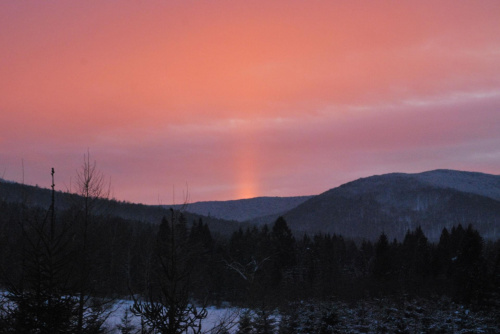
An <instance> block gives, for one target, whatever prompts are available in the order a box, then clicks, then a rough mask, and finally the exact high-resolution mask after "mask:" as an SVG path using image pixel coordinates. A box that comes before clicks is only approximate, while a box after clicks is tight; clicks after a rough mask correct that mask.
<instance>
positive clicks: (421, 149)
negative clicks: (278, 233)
mask: <svg viewBox="0 0 500 334" xmlns="http://www.w3.org/2000/svg"><path fill="white" fill-rule="evenodd" d="M499 15H500V4H499V2H498V1H479V2H468V1H464V2H460V4H457V3H456V2H453V1H439V2H436V1H419V2H411V3H410V2H399V3H395V4H391V5H390V6H388V5H387V4H386V3H385V2H379V1H373V2H369V3H367V2H355V1H354V2H352V1H351V2H331V1H318V2H315V3H314V4H305V3H301V2H289V1H287V2H284V1H283V2H272V3H269V2H264V1H257V2H235V1H214V2H210V3H196V4H194V3H189V2H177V1H169V2H163V1H152V2H148V3H145V4H143V3H141V4H140V5H139V4H138V3H136V2H134V1H124V2H122V3H121V5H120V6H114V5H113V4H111V3H105V2H102V3H101V2H98V3H85V2H66V1H55V2H51V3H50V4H44V5H41V4H39V3H38V2H36V1H25V2H23V3H11V2H6V3H2V4H0V44H1V45H3V46H4V47H3V48H2V52H1V53H2V57H0V73H2V77H1V78H0V171H2V170H3V169H5V170H6V173H5V174H6V175H5V176H6V177H8V178H11V179H15V180H19V179H20V174H21V173H20V171H19V169H20V167H19V166H20V161H21V159H24V161H25V169H26V170H25V175H26V180H27V182H30V183H40V184H43V182H45V181H44V180H48V178H47V177H46V174H47V172H46V171H47V170H49V168H50V167H51V166H55V167H57V171H60V172H59V174H58V176H59V177H60V180H64V181H63V182H66V183H68V182H69V179H70V177H71V175H74V173H75V169H76V168H78V166H79V164H80V161H81V156H82V155H83V153H85V152H86V151H87V149H90V150H91V153H92V155H93V156H94V157H95V159H96V160H97V161H98V163H99V165H100V166H102V169H103V172H105V173H106V174H108V175H110V176H111V177H112V180H113V183H114V189H115V194H116V196H117V197H118V198H120V199H127V200H134V201H142V202H147V203H153V204H154V203H156V202H157V201H158V196H159V195H162V197H169V196H170V195H164V194H165V193H167V194H170V193H171V188H172V185H173V184H176V185H177V186H176V187H177V188H178V187H181V188H182V187H183V186H184V185H185V183H186V182H188V184H190V188H191V189H190V192H191V193H192V199H193V200H208V199H231V198H236V197H243V196H244V197H246V196H256V195H283V196H284V195H299V194H311V193H317V192H320V191H323V190H326V189H327V188H329V187H333V186H335V185H338V184H340V183H341V182H346V181H350V180H351V179H352V178H356V177H359V176H366V175H369V174H373V173H380V172H391V171H420V170H424V169H432V168H441V167H446V168H457V169H474V170H479V171H485V172H490V173H496V174H499V173H500V167H499V166H500V157H499V154H498V149H496V147H498V144H499V140H500V137H499V135H498V133H500V131H499V130H500V129H499V128H498V127H499V125H498V124H500V116H499V115H500V114H499V113H498V107H499V106H500V98H499V95H498V94H499V92H500V68H499V67H498V56H499V55H500V35H499V34H498V22H497V21H498V17H499ZM47 182H48V181H47ZM165 201H166V200H165Z"/></svg>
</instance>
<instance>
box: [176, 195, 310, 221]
mask: <svg viewBox="0 0 500 334" xmlns="http://www.w3.org/2000/svg"><path fill="white" fill-rule="evenodd" d="M312 197H313V196H297V197H255V198H249V199H240V200H232V201H208V202H196V203H191V204H188V205H187V206H186V207H185V210H186V211H187V212H191V213H196V214H199V215H203V216H209V217H214V218H220V219H225V220H235V221H239V222H244V221H247V220H251V219H255V218H258V217H261V216H270V215H273V216H274V215H278V216H279V215H280V214H284V213H285V212H287V211H289V210H291V209H293V208H294V207H296V206H297V205H299V204H302V203H304V202H305V201H307V200H308V199H310V198H312ZM175 207H177V208H179V207H180V206H179V205H177V206H175Z"/></svg>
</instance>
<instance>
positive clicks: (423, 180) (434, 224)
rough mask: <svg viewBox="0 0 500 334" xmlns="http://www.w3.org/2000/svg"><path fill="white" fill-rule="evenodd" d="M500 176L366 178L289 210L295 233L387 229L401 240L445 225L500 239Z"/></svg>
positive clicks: (360, 233)
mask: <svg viewBox="0 0 500 334" xmlns="http://www.w3.org/2000/svg"><path fill="white" fill-rule="evenodd" d="M499 195H500V176H497V175H488V174H482V173H472V172H461V171H453V170H435V171H430V172H424V173H420V174H403V173H393V174H385V175H377V176H372V177H367V178H362V179H359V180H356V181H353V182H349V183H346V184H344V185H342V186H340V187H338V188H334V189H331V190H328V191H326V192H324V193H322V194H320V195H318V196H316V197H314V198H311V199H309V200H308V201H306V202H304V203H303V204H301V205H299V206H297V207H296V208H294V209H292V210H290V211H289V212H287V213H286V214H285V215H284V217H285V219H286V220H287V222H288V224H289V226H290V227H291V228H292V229H293V230H295V231H303V232H308V233H314V232H328V233H337V234H342V235H343V236H347V237H354V238H359V237H361V238H369V239H375V238H377V237H378V236H379V235H380V233H382V232H383V231H384V232H385V233H386V234H388V236H389V237H390V238H399V239H401V238H403V237H404V234H405V232H406V231H407V230H408V229H414V228H416V227H417V226H419V225H420V226H422V228H423V230H424V232H425V233H426V234H427V235H428V236H429V238H430V239H434V240H436V239H437V238H439V235H440V233H441V230H442V229H443V227H448V228H449V227H451V226H453V225H457V224H462V225H468V224H473V226H474V227H475V228H476V229H478V230H479V231H480V232H481V233H482V235H483V236H484V237H486V238H490V239H497V238H500V200H499Z"/></svg>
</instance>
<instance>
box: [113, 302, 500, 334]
mask: <svg viewBox="0 0 500 334" xmlns="http://www.w3.org/2000/svg"><path fill="white" fill-rule="evenodd" d="M130 305H131V302H128V301H124V302H120V303H119V304H117V306H116V311H115V312H114V313H113V315H112V316H111V317H110V318H109V319H108V321H107V322H106V324H107V325H108V328H109V329H110V330H111V333H113V334H118V333H120V331H119V330H118V327H117V326H118V325H120V324H121V322H122V320H121V319H122V318H123V315H124V312H125V310H126V309H127V308H129V307H130ZM297 305H299V308H300V310H299V312H298V313H296V314H293V315H292V318H293V321H294V323H295V325H296V327H295V332H294V333H300V334H316V333H319V331H320V330H319V328H323V330H325V329H326V328H325V326H324V323H323V324H322V323H321V321H322V317H324V313H323V314H322V313H321V312H324V310H325V309H329V310H330V311H331V310H333V313H334V314H335V315H336V316H335V318H336V319H335V324H334V325H332V326H326V327H327V328H328V329H326V331H324V333H352V334H357V333H450V334H451V333H462V334H465V333H468V334H470V333H500V313H499V312H498V311H494V310H485V309H476V310H474V309H469V308H467V307H465V306H463V305H460V304H455V303H453V302H451V301H450V300H449V299H446V298H440V299H437V300H423V299H418V300H399V301H395V300H388V299H372V300H369V301H366V300H365V301H356V302H353V303H344V302H337V301H334V302H328V303H324V304H323V305H322V306H317V305H316V304H307V303H297ZM325 307H326V308H325ZM241 312H242V310H239V309H237V308H227V309H219V308H215V307H210V308H208V317H207V319H205V320H204V321H203V327H202V328H203V330H204V331H208V330H209V329H210V328H212V327H214V326H216V325H217V324H219V323H220V322H221V321H223V322H232V323H233V327H232V328H231V329H230V330H229V333H231V334H234V333H236V332H237V327H238V325H237V321H238V319H239V316H240V314H241ZM131 316H132V315H131ZM132 317H133V316H132ZM278 319H279V316H275V320H278ZM133 323H134V325H135V326H136V329H140V319H139V318H137V317H133ZM277 332H278V330H277V328H276V333H277ZM207 333H216V332H210V331H208V332H207ZM256 333H257V332H256ZM322 333H323V331H322ZM257 334H258V333H257Z"/></svg>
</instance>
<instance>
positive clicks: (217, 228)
mask: <svg viewBox="0 0 500 334" xmlns="http://www.w3.org/2000/svg"><path fill="white" fill-rule="evenodd" d="M1 201H5V202H7V203H24V204H25V205H26V206H28V207H39V208H43V209H48V208H49V207H50V203H51V190H50V189H46V188H41V187H38V186H30V185H23V184H19V183H16V182H11V181H5V180H2V179H0V202H1ZM80 201H81V197H80V196H78V195H76V194H72V193H69V192H62V191H56V192H55V205H56V209H57V210H61V211H62V210H67V209H70V208H71V207H72V206H74V205H78V203H79V202H80ZM169 209H170V207H163V206H155V205H144V204H135V203H130V202H121V201H116V200H113V199H101V200H99V201H98V203H97V205H96V206H95V211H94V214H96V215H105V216H110V217H118V218H123V219H127V220H133V221H140V222H146V223H152V224H159V223H160V222H161V219H162V218H163V217H164V216H168V215H169ZM183 214H184V216H185V217H186V219H187V221H188V223H189V224H191V223H192V222H195V221H198V220H199V219H200V218H201V219H202V220H203V223H206V224H207V225H208V226H209V227H210V230H211V231H212V232H213V233H215V234H221V235H226V236H227V235H230V234H231V233H232V232H233V231H236V230H237V229H238V228H239V227H240V224H239V223H238V222H235V221H228V220H224V219H219V218H216V217H204V216H201V215H198V214H195V213H190V212H184V213H183Z"/></svg>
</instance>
